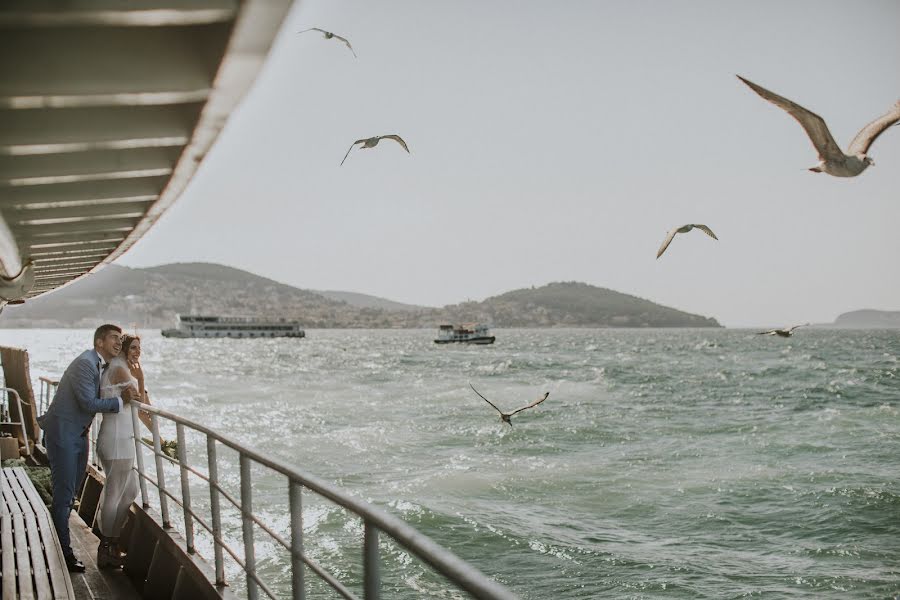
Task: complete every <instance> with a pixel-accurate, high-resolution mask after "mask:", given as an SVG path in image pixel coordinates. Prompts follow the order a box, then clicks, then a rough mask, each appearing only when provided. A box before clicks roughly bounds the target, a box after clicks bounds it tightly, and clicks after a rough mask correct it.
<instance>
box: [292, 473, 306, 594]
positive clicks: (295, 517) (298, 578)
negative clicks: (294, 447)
mask: <svg viewBox="0 0 900 600" xmlns="http://www.w3.org/2000/svg"><path fill="white" fill-rule="evenodd" d="M302 490H303V486H302V485H300V484H299V483H297V482H296V481H293V480H290V479H289V480H288V496H289V498H290V503H291V584H292V585H291V591H292V592H293V596H292V597H293V599H294V600H304V599H305V598H306V584H305V583H304V572H305V565H304V564H303V498H302V496H301V492H302Z"/></svg>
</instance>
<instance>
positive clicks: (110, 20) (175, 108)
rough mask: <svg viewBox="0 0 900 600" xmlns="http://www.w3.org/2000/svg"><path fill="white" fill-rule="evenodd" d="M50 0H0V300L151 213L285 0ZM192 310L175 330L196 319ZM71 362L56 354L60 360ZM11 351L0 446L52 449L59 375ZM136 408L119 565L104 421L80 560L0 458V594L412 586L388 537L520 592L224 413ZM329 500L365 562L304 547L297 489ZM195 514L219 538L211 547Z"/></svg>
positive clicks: (350, 593) (207, 140)
mask: <svg viewBox="0 0 900 600" xmlns="http://www.w3.org/2000/svg"><path fill="white" fill-rule="evenodd" d="M51 4H52V3H49V4H48V3H46V2H6V3H0V24H2V29H3V35H2V36H0V49H2V51H3V55H4V56H14V57H15V65H14V66H15V68H8V69H5V70H4V73H3V75H4V77H3V85H2V89H0V122H3V123H15V124H16V126H15V127H13V128H12V129H10V130H9V131H4V132H3V135H2V136H0V188H2V189H3V211H2V214H0V312H2V311H3V309H4V308H5V307H6V306H7V305H14V304H21V303H23V302H26V303H27V302H29V301H30V300H31V299H32V298H36V297H39V296H42V295H44V294H46V293H49V292H52V291H53V290H56V289H58V288H60V287H62V286H64V285H66V284H68V283H70V282H71V281H74V280H77V279H79V278H83V277H85V276H87V275H88V274H90V273H94V272H97V271H98V270H100V269H102V268H103V267H104V266H105V265H107V264H110V263H112V262H113V261H115V260H116V259H117V258H119V257H120V256H121V255H122V254H124V253H125V252H126V251H128V249H129V248H131V247H132V246H133V245H134V244H135V243H137V242H138V241H139V240H140V239H141V238H142V237H143V236H144V234H145V233H146V232H147V231H149V230H150V229H151V228H152V227H153V226H154V225H155V223H156V222H157V220H158V219H159V218H160V216H161V215H162V214H163V213H164V212H165V211H166V210H167V209H168V208H169V207H170V206H171V205H172V204H173V203H174V202H175V201H176V200H177V199H178V198H179V196H180V195H181V193H182V191H183V190H184V189H185V188H186V187H187V185H188V184H189V183H190V181H191V180H192V179H193V177H194V174H195V173H196V171H197V169H198V168H199V166H200V164H201V163H202V162H203V160H204V158H205V157H206V156H207V154H208V152H209V151H210V149H211V148H212V146H213V143H214V142H215V141H216V139H217V138H218V137H219V133H220V132H221V131H222V129H223V128H224V127H225V124H226V122H227V121H228V117H229V116H230V115H231V114H232V112H233V111H234V109H235V108H236V107H237V105H238V104H239V102H240V100H241V98H242V97H243V96H244V95H245V94H246V92H247V91H248V90H249V88H250V86H251V85H252V83H253V81H254V79H255V78H256V75H257V74H258V73H259V71H260V69H261V67H262V65H263V62H264V61H265V60H266V57H267V55H268V53H269V48H270V47H271V45H272V44H273V43H274V41H275V38H276V36H277V34H278V32H279V30H280V29H281V27H282V22H283V21H284V19H285V18H286V16H287V14H288V12H289V10H290V9H291V6H292V0H202V1H196V2H183V1H177V2H173V1H171V0H168V1H167V0H142V1H141V2H84V1H81V2H79V1H75V2H63V3H59V4H60V6H58V7H57V6H52V7H51ZM73 40H74V41H77V43H73ZM10 64H12V63H10V62H9V61H7V63H6V66H7V67H8V66H9V65H10ZM195 318H200V319H204V318H205V319H210V320H208V321H194V322H193V323H190V325H191V327H190V328H189V330H193V329H194V328H200V329H204V330H205V331H209V332H210V334H212V332H213V331H216V332H229V331H230V332H232V333H233V334H234V333H243V334H244V337H247V335H246V334H248V333H251V332H252V333H262V332H263V331H265V332H266V333H267V334H270V335H273V336H274V335H275V334H276V333H283V332H286V331H287V330H283V329H282V328H289V330H290V331H291V332H293V334H294V336H295V337H297V336H302V335H303V332H302V330H299V329H297V328H296V325H295V324H292V323H290V322H280V321H276V322H268V323H265V325H266V326H268V327H271V328H272V329H265V330H262V329H259V325H260V324H261V323H259V322H251V323H246V322H244V323H240V322H238V321H232V320H228V321H223V320H222V318H221V317H195ZM187 324H188V323H187V321H185V323H184V324H182V329H176V330H175V331H181V332H182V333H185V332H186V330H184V329H183V327H184V325H187ZM212 326H223V327H225V329H211V327H212ZM226 335H227V333H226ZM239 337H240V336H239ZM64 368H65V365H64V364H59V365H58V372H62V371H63V369H64ZM0 369H2V381H0V405H2V407H3V408H0V432H2V433H9V434H12V435H13V436H14V437H13V438H0V439H4V440H7V439H9V440H12V443H11V444H9V445H10V446H15V448H7V447H6V446H7V444H3V445H2V446H0V450H2V451H3V453H5V452H6V451H7V450H11V452H12V454H13V455H16V454H18V455H19V456H21V457H22V460H23V462H24V463H25V464H27V465H30V466H38V465H43V466H46V465H47V464H48V458H47V453H46V448H44V446H43V442H42V435H41V434H42V432H41V429H40V425H39V423H38V422H37V417H38V416H39V415H40V414H41V413H42V412H44V411H45V410H46V408H47V406H48V405H49V404H50V402H51V401H52V397H53V390H55V388H56V386H57V385H58V384H59V380H58V379H55V378H49V377H40V385H41V387H40V392H39V393H35V390H34V386H33V383H32V377H31V371H30V369H29V356H28V351H27V350H25V349H22V348H11V347H3V346H0ZM248 385H252V384H249V383H248ZM258 392H259V390H253V389H252V388H248V393H258ZM4 409H7V410H4ZM129 410H130V411H131V416H132V424H133V427H134V440H135V465H134V469H135V471H137V479H138V482H139V487H140V494H139V496H138V497H137V498H136V499H135V502H134V503H133V504H132V505H131V507H130V515H129V517H128V519H127V520H126V523H125V526H124V528H123V530H122V535H121V537H120V540H119V542H120V546H122V547H124V548H127V554H126V556H125V560H124V562H125V564H124V566H123V568H122V569H121V570H120V569H106V570H103V571H101V570H99V568H98V567H97V565H96V563H95V562H94V561H93V560H91V557H92V555H93V554H94V553H96V550H97V546H98V544H99V539H98V538H97V537H96V536H95V535H94V531H93V529H92V525H93V524H94V522H95V518H96V513H97V506H98V501H99V498H100V492H101V490H102V488H103V485H104V483H105V474H104V473H103V472H102V471H100V470H99V469H98V468H96V467H95V466H94V464H95V462H96V460H94V456H95V452H94V451H95V443H96V430H97V426H98V423H97V422H96V421H95V422H94V426H93V427H92V428H91V430H90V431H89V432H88V434H86V435H88V438H89V439H88V447H89V455H90V458H91V460H90V463H89V464H88V467H87V471H86V473H85V475H86V477H85V478H84V483H83V485H82V486H81V488H80V489H79V490H78V491H77V492H76V495H77V500H78V503H77V510H76V512H73V513H71V515H70V518H69V523H70V527H69V529H70V532H71V533H72V536H73V538H72V540H73V544H74V545H76V546H77V547H76V552H77V553H78V556H79V558H82V559H84V562H85V563H86V567H87V572H86V573H72V574H70V573H69V571H68V570H67V568H66V565H65V561H64V557H63V555H62V547H61V544H60V542H59V539H58V537H57V534H56V531H55V528H54V527H53V525H52V523H51V519H50V515H49V512H48V511H47V508H46V507H45V506H44V503H43V501H42V500H41V498H40V496H39V494H38V492H37V489H36V488H35V486H34V484H33V483H32V482H31V480H30V478H29V476H28V474H27V473H26V472H25V470H24V469H22V468H19V467H4V468H0V489H2V493H0V530H2V535H0V557H2V560H0V566H2V568H0V596H2V598H3V600H7V599H9V600H12V599H13V598H49V597H52V598H70V599H71V598H75V599H76V600H88V599H92V598H98V597H102V598H117V599H123V600H127V599H131V598H165V599H169V600H181V599H184V598H213V599H217V600H223V599H224V600H231V599H236V598H237V597H239V595H240V597H247V598H250V599H251V600H255V599H256V598H259V597H263V596H264V597H269V598H275V597H278V596H286V597H292V598H305V597H307V592H310V591H313V592H314V593H316V592H318V591H319V588H320V587H322V588H324V587H326V586H327V587H330V588H331V589H333V590H334V591H335V592H336V593H337V594H339V595H340V596H342V597H344V598H359V597H364V598H366V600H372V599H378V598H380V597H390V594H395V593H398V592H400V593H402V592H401V591H400V590H398V589H397V584H396V582H394V581H391V582H390V586H388V584H387V583H385V584H384V585H382V578H381V571H382V564H381V563H382V562H383V561H382V554H383V551H382V550H381V547H382V546H385V542H388V543H390V544H391V545H392V546H396V547H397V548H399V549H400V550H401V551H402V552H406V553H409V554H410V555H411V556H414V557H415V558H416V559H417V560H418V561H420V563H421V564H422V565H426V566H427V567H426V568H427V569H429V570H430V571H431V572H432V574H433V575H434V574H436V575H437V576H438V577H440V578H443V579H444V581H445V582H446V583H448V584H449V585H450V586H452V587H455V588H457V589H458V590H460V593H468V594H469V595H471V596H472V597H474V598H476V599H479V600H515V598H516V596H515V595H514V594H512V593H511V592H510V591H509V590H508V589H507V588H506V587H505V586H503V585H502V584H500V583H497V582H496V581H493V580H492V579H490V578H488V577H486V576H485V575H484V574H483V573H481V572H480V571H478V570H477V569H476V568H475V567H473V566H472V565H470V564H468V563H467V562H465V561H464V560H462V559H461V558H459V557H458V556H456V555H455V554H454V553H452V552H451V551H449V550H447V549H446V548H443V547H441V546H439V545H438V544H437V543H435V542H434V541H432V540H431V539H430V538H428V537H427V536H425V535H423V534H422V533H421V532H419V531H416V530H415V529H413V527H412V526H410V525H409V524H407V523H406V522H405V521H403V520H402V519H400V518H399V517H397V516H395V515H393V514H391V513H389V512H387V511H386V510H384V509H381V508H379V507H377V506H374V505H372V504H369V503H367V502H365V501H363V500H361V499H360V498H359V495H358V494H355V493H352V492H351V491H350V490H346V489H343V488H341V487H339V486H337V485H335V484H333V483H331V482H329V481H326V480H324V479H322V478H320V477H318V476H316V475H313V474H312V473H309V472H307V471H305V470H301V469H300V468H298V467H295V466H293V465H291V464H288V463H287V462H285V461H283V460H279V459H278V458H276V457H273V456H270V455H269V454H268V453H267V452H266V447H265V445H264V443H263V444H260V446H259V447H258V448H257V447H251V446H248V445H245V444H243V443H241V442H239V441H238V440H236V439H234V438H232V437H231V435H232V432H223V431H216V430H213V429H211V428H210V427H209V426H208V424H205V423H198V422H194V421H192V420H190V419H188V418H185V417H184V416H182V415H179V414H175V413H172V412H168V411H165V410H162V409H161V408H159V407H157V406H150V405H146V404H141V403H138V402H132V403H130V405H129ZM142 412H143V413H149V414H150V416H151V433H152V438H151V439H150V440H149V442H150V443H147V442H145V441H144V440H143V437H142V436H143V435H144V433H143V431H142V430H141V429H140V427H141V425H140V420H139V418H138V416H139V413H142ZM7 413H8V416H7ZM161 425H163V426H166V427H168V428H169V429H170V430H171V429H172V428H174V429H175V434H176V440H177V451H176V456H175V457H174V458H173V457H172V456H170V455H168V454H166V453H164V452H163V451H162V448H163V446H162V436H161V435H160V426H161ZM186 436H187V437H186ZM187 439H194V440H195V442H196V443H195V444H188V443H187ZM195 446H196V447H195ZM198 448H199V451H198ZM220 450H222V451H223V452H222V454H219V451H220ZM235 463H238V464H235ZM251 467H252V468H251ZM220 468H222V469H223V470H224V469H226V468H227V469H229V471H230V472H231V473H233V474H235V479H234V480H233V479H231V478H230V477H231V476H230V475H229V476H227V477H226V480H227V483H228V486H224V485H220V483H219V481H220V480H219V472H220ZM263 469H265V470H267V471H271V472H273V473H277V474H279V475H280V476H283V477H284V479H283V481H286V482H287V484H288V485H287V486H286V488H285V489H283V490H281V492H282V493H283V497H282V498H281V503H280V506H279V508H280V509H281V513H280V514H279V516H280V517H283V518H282V519H279V522H281V523H282V525H279V526H278V527H275V528H273V527H272V526H270V525H267V524H266V522H265V521H263V519H262V515H261V514H260V511H259V510H258V509H256V506H255V505H256V502H255V498H254V490H255V488H256V486H257V485H258V484H257V479H256V478H258V477H260V475H259V472H260V471H261V470H263ZM236 472H239V477H237V474H236ZM254 473H255V475H254ZM179 479H180V483H181V485H180V486H179V485H178V483H177V482H178V480H179ZM232 484H234V486H238V487H239V488H240V492H239V493H238V492H236V491H235V490H234V488H233V486H232ZM192 488H194V499H193V500H192V494H191V489H192ZM197 492H199V494H198V493H197ZM198 498H199V500H198ZM320 500H327V501H329V502H331V503H334V504H336V505H338V506H340V507H342V508H343V509H344V510H347V511H349V512H351V513H353V514H354V515H356V516H357V517H358V518H359V519H360V522H361V525H362V526H361V529H360V532H359V537H360V538H362V539H361V540H358V542H360V543H358V544H357V546H355V547H356V548H359V546H362V552H361V556H360V559H361V562H362V569H361V572H360V573H354V574H352V575H353V576H351V574H349V573H339V572H338V573H335V572H333V571H334V570H333V569H330V568H329V564H328V562H327V561H323V562H318V561H317V560H314V557H313V556H310V555H309V554H308V553H307V552H305V551H304V537H305V535H309V534H308V533H306V534H305V532H304V526H303V525H304V519H303V509H304V508H305V507H307V506H310V505H311V504H312V503H315V502H318V501H320ZM226 507H227V510H234V509H236V510H237V513H238V514H240V523H239V525H238V524H236V523H234V522H233V521H231V520H230V519H224V518H223V512H224V510H226ZM268 522H269V523H271V521H268ZM276 529H277V531H276ZM195 533H196V534H197V535H198V536H199V535H202V536H205V537H204V539H205V540H206V541H207V542H208V543H209V544H210V545H211V547H209V548H207V549H206V550H204V555H203V556H201V553H200V551H199V549H198V548H197V546H196V545H195ZM257 538H259V539H257ZM382 539H383V540H384V542H382V541H381V540H382ZM260 544H265V546H264V547H265V548H268V547H270V546H276V547H278V548H279V550H280V551H285V552H286V553H287V555H288V556H289V560H290V567H289V568H288V569H289V571H290V583H289V585H288V587H289V588H290V590H289V591H285V593H282V594H279V593H278V591H276V590H273V581H272V580H273V573H272V572H271V570H270V569H268V568H265V569H260V570H257V560H256V552H257V548H258V547H259V546H260ZM267 552H268V551H267ZM391 552H393V551H391ZM326 558H327V557H326ZM267 560H268V559H267V558H266V559H265V561H267ZM265 561H264V562H265ZM226 566H227V569H226ZM279 571H281V570H279ZM226 573H227V576H226ZM279 574H280V573H279ZM360 577H361V582H360V581H359V579H360ZM412 586H413V584H410V587H412ZM240 588H243V590H241V589H240ZM360 588H361V589H360ZM403 591H407V590H403ZM359 592H361V593H362V596H360V595H358V593H359ZM407 593H408V592H407ZM316 597H318V595H317V596H316Z"/></svg>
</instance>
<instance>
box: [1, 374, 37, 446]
mask: <svg viewBox="0 0 900 600" xmlns="http://www.w3.org/2000/svg"><path fill="white" fill-rule="evenodd" d="M0 392H5V393H4V395H3V397H2V398H0V423H6V424H8V425H18V426H19V427H21V428H22V440H24V442H25V454H26V455H27V456H31V444H30V443H29V442H28V431H27V430H26V429H25V415H24V414H22V404H26V405H27V404H28V402H27V401H26V400H22V397H21V396H19V392H17V391H16V390H14V389H13V388H10V387H0ZM10 396H12V398H13V399H14V400H15V401H16V408H17V409H18V410H19V413H18V414H19V420H18V421H13V420H12V417H11V416H10V414H9V402H10Z"/></svg>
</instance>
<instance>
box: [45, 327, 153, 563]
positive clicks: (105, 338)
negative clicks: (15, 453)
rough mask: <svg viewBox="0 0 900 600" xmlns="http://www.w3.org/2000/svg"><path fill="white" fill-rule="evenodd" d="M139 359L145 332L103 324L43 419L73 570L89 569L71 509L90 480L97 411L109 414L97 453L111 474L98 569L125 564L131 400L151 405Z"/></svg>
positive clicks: (57, 517)
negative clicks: (76, 544) (77, 547)
mask: <svg viewBox="0 0 900 600" xmlns="http://www.w3.org/2000/svg"><path fill="white" fill-rule="evenodd" d="M140 357H141V340H140V338H139V337H137V336H132V335H123V334H122V328H121V327H119V326H117V325H101V326H100V327H98V328H97V330H96V331H95V332H94V348H93V349H92V350H86V351H85V352H83V353H82V354H81V355H80V356H79V357H78V358H76V359H75V360H74V361H72V364H70V365H69V367H68V368H67V369H66V371H65V373H64V374H63V376H62V378H61V379H60V380H59V386H58V388H57V390H56V395H55V396H54V398H53V402H51V403H50V407H49V408H48V409H47V412H46V413H45V414H43V415H42V416H41V417H40V418H39V419H38V422H39V423H40V426H41V428H42V429H43V430H44V444H45V446H46V448H47V458H48V459H49V461H50V478H51V483H52V488H53V502H52V505H51V507H50V513H51V516H52V517H53V525H54V526H55V527H56V531H57V533H58V534H59V541H60V543H61V545H62V549H63V554H64V555H65V558H66V566H67V567H68V569H69V571H71V572H74V573H80V572H83V571H84V570H85V569H84V564H83V563H82V562H81V561H79V560H78V559H77V558H76V557H75V554H74V552H73V551H72V546H71V538H70V536H69V513H70V512H71V510H72V505H73V503H74V500H75V493H76V492H77V490H78V489H79V488H80V487H81V483H82V482H83V481H84V477H85V473H86V468H87V455H88V433H89V431H90V428H91V423H92V422H93V420H94V416H95V415H96V414H97V413H102V414H103V420H102V422H101V424H100V433H99V435H98V437H97V455H98V456H99V458H100V464H101V466H102V467H103V471H104V473H105V474H106V482H105V484H104V487H103V494H102V496H101V498H100V514H99V517H98V520H99V528H100V533H101V534H102V536H103V537H102V539H101V543H100V546H99V548H98V549H97V566H99V567H101V568H103V567H118V566H121V565H122V554H121V552H120V549H119V548H118V538H119V532H120V531H121V529H122V525H123V524H124V522H125V518H126V517H127V516H128V508H129V506H131V502H132V501H133V500H134V498H135V497H136V496H137V492H138V482H137V474H136V473H135V472H134V469H133V465H134V456H135V446H134V428H133V425H132V420H131V409H130V406H129V404H130V403H131V402H144V403H149V401H148V397H147V392H146V390H145V389H144V374H143V371H142V369H141V365H140ZM140 417H141V420H142V421H143V422H144V423H145V424H147V425H148V426H149V416H148V415H147V414H146V413H144V412H141V413H140Z"/></svg>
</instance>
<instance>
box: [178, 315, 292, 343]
mask: <svg viewBox="0 0 900 600" xmlns="http://www.w3.org/2000/svg"><path fill="white" fill-rule="evenodd" d="M162 335H163V337H170V338H260V337H261V338H274V337H289V338H302V337H306V332H305V331H303V330H302V329H300V323H299V322H298V321H287V320H285V319H278V320H275V321H267V320H265V319H255V318H252V317H213V316H204V315H178V324H177V325H176V327H175V328H174V329H163V330H162Z"/></svg>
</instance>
